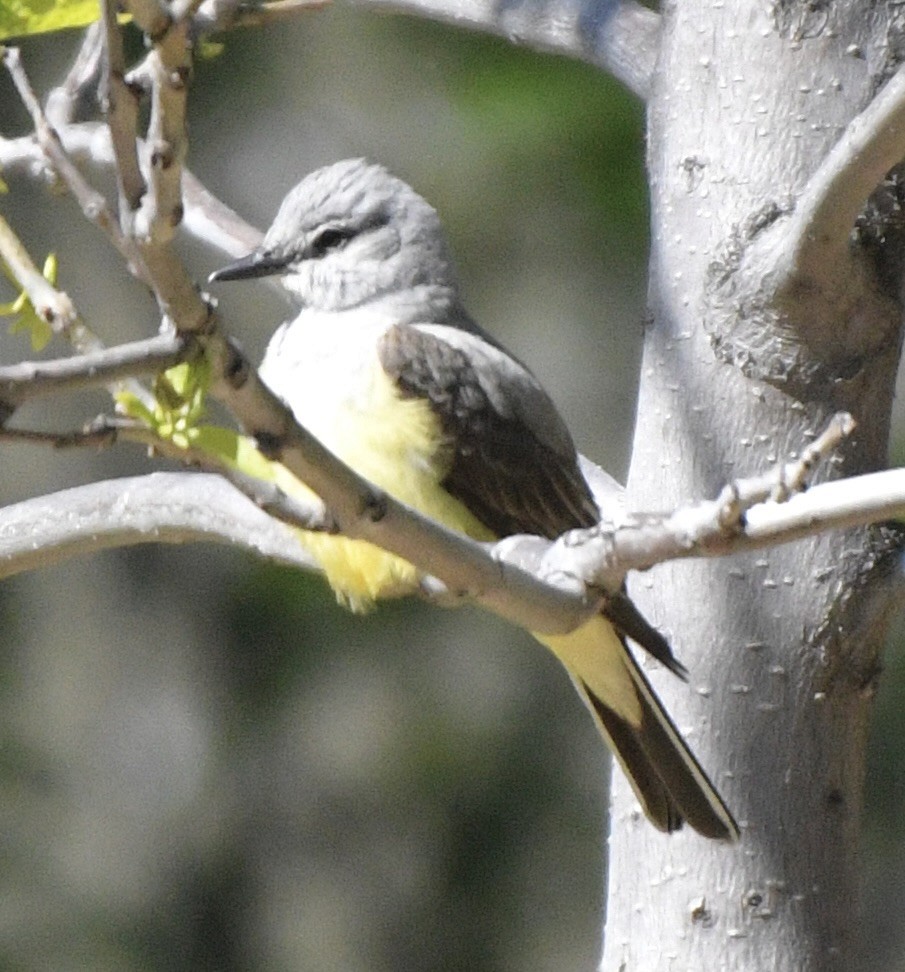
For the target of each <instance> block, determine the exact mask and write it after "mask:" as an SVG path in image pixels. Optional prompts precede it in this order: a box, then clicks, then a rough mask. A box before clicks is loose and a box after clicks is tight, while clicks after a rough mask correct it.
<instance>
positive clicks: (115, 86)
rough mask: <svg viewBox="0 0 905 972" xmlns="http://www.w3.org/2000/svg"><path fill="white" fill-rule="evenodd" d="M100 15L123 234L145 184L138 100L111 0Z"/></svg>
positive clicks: (105, 0)
mask: <svg viewBox="0 0 905 972" xmlns="http://www.w3.org/2000/svg"><path fill="white" fill-rule="evenodd" d="M101 16H102V18H103V24H104V44H105V47H106V51H107V72H106V77H105V79H104V80H105V85H104V92H103V102H104V105H103V107H104V115H105V116H106V119H107V125H108V127H109V130H110V144H111V146H112V148H113V155H114V158H115V160H116V164H115V166H114V168H115V170H116V183H117V188H118V189H119V207H120V212H119V224H120V226H121V228H122V230H123V232H124V233H126V234H128V233H130V232H131V229H132V215H133V213H134V211H135V210H136V209H138V207H139V206H140V205H141V200H142V197H143V196H144V194H145V190H146V188H147V185H146V183H145V179H144V176H143V175H142V173H141V167H140V165H139V164H138V142H137V139H136V136H137V133H138V98H137V97H136V95H135V92H134V91H133V90H132V88H131V87H130V86H129V85H128V84H126V60H125V54H124V53H123V39H122V34H121V33H120V29H119V24H118V23H117V22H116V4H115V3H114V0H103V2H102V3H101Z"/></svg>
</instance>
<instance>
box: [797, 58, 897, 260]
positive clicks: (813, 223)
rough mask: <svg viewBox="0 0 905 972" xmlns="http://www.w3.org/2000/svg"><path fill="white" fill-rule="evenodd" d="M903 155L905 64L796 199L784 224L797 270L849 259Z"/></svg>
mask: <svg viewBox="0 0 905 972" xmlns="http://www.w3.org/2000/svg"><path fill="white" fill-rule="evenodd" d="M903 157H905V66H903V67H900V68H899V70H898V71H897V72H896V73H895V74H894V75H893V76H892V77H891V78H890V79H889V81H887V82H886V85H885V86H884V87H883V88H882V89H881V90H880V91H879V92H878V94H877V95H876V97H875V98H874V99H873V101H871V103H870V104H869V105H868V106H867V107H866V108H865V109H864V111H862V112H861V114H860V115H857V116H856V117H855V118H853V119H852V120H851V122H849V125H848V127H847V128H846V130H845V132H843V134H842V137H841V138H840V139H839V141H838V142H836V144H835V145H834V146H833V148H832V149H831V150H830V151H829V152H828V153H827V155H826V157H825V158H824V159H823V161H822V162H821V164H820V166H819V167H818V169H817V170H816V172H814V174H813V175H812V176H811V178H810V180H809V181H808V184H807V186H806V188H805V190H804V192H803V193H802V194H801V196H800V198H799V199H798V201H797V203H796V206H795V211H794V213H792V215H791V217H790V219H789V221H788V222H787V223H786V224H785V226H784V241H783V250H784V252H785V254H786V255H787V256H786V259H787V260H788V265H789V267H790V268H791V272H792V273H793V274H795V275H796V276H802V275H809V276H814V275H815V274H816V275H817V276H820V274H821V273H826V272H838V267H841V266H845V265H846V264H848V263H849V262H850V259H849V257H848V246H849V240H850V238H851V233H852V228H853V227H854V225H855V220H856V219H857V217H858V214H859V213H860V212H861V211H862V210H863V209H864V206H865V204H866V202H867V199H868V197H869V196H870V195H871V193H872V192H873V191H874V190H875V189H876V188H877V186H879V185H880V182H881V181H882V179H883V177H884V176H885V175H886V174H887V173H888V172H889V170H890V169H892V168H893V166H895V165H897V164H898V163H899V162H901V161H902V159H903ZM830 268H836V269H835V271H834V270H831V269H830Z"/></svg>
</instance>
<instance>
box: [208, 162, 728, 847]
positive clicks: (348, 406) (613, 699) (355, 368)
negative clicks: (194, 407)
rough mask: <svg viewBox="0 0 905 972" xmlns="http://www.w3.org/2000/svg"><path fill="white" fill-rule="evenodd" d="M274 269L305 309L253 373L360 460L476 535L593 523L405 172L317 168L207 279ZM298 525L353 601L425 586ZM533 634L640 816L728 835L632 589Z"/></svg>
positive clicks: (534, 392) (563, 442) (340, 451)
mask: <svg viewBox="0 0 905 972" xmlns="http://www.w3.org/2000/svg"><path fill="white" fill-rule="evenodd" d="M272 274H279V275H281V277H282V282H283V285H284V286H285V287H286V289H287V290H289V291H290V292H291V293H292V294H294V295H295V296H296V297H298V299H299V300H300V302H301V306H302V309H301V311H300V312H299V314H298V316H297V317H295V318H294V319H293V320H290V321H287V322H286V323H284V324H283V325H282V326H281V327H280V328H279V330H277V332H276V333H275V335H274V336H273V338H272V340H271V341H270V344H269V346H268V348H267V352H266V354H265V357H264V361H263V364H262V365H261V369H260V373H261V377H262V378H263V379H264V381H265V382H266V383H267V384H268V385H269V386H270V388H271V389H272V390H273V391H274V392H275V393H276V394H277V395H279V396H280V397H282V398H283V399H284V400H285V402H286V403H287V404H288V405H289V407H290V408H291V409H292V411H293V413H294V414H295V416H296V418H297V419H298V421H299V422H300V423H301V424H302V425H304V426H305V427H306V428H307V429H308V430H309V431H310V432H312V433H313V434H314V435H315V436H316V437H317V438H318V439H320V441H321V442H322V443H323V444H324V445H325V446H327V448H329V449H330V450H331V451H332V452H333V453H335V455H337V456H338V457H339V458H340V459H342V460H343V461H344V462H345V463H347V464H348V465H349V466H351V467H352V468H353V469H354V470H355V471H356V472H358V473H359V474H360V475H362V476H364V477H365V478H366V479H368V480H369V481H371V482H372V483H374V484H375V485H376V486H379V487H380V488H382V489H384V490H386V491H387V492H388V493H390V494H391V495H393V496H395V497H396V498H397V499H399V500H401V501H402V502H403V503H406V504H408V505H409V506H412V507H414V508H416V509H418V510H420V511H421V512H423V513H425V514H427V515H428V516H430V517H432V518H433V519H435V520H437V521H439V522H441V523H443V524H445V525H446V526H448V527H451V528H453V529H456V530H459V531H461V532H463V533H466V534H468V535H469V536H471V537H474V538H476V539H478V540H484V541H486V540H492V539H496V538H500V537H505V536H510V535H512V534H517V533H523V534H524V533H528V534H537V535H540V536H543V537H547V538H551V539H552V538H555V537H558V536H560V535H561V534H563V533H565V532H566V531H568V530H571V529H574V528H576V527H590V526H593V525H594V524H596V523H597V522H598V521H599V519H600V513H599V511H598V509H597V506H596V505H595V502H594V499H593V497H592V495H591V492H590V489H589V488H588V486H587V484H586V482H585V480H584V478H583V477H582V475H581V473H580V471H579V466H578V458H577V454H576V451H575V446H574V445H573V443H572V439H571V436H570V435H569V432H568V430H567V429H566V427H565V424H564V423H563V421H562V419H561V418H560V416H559V414H558V412H557V411H556V408H555V407H554V405H553V403H552V402H551V401H550V399H549V397H548V396H547V394H546V392H545V391H544V390H543V388H541V386H540V384H539V383H538V381H537V379H536V378H535V377H534V376H533V375H532V374H531V372H530V371H529V370H528V369H527V368H526V367H525V366H524V365H523V364H522V363H521V362H520V361H518V360H517V359H516V358H514V357H513V356H512V355H511V354H509V353H508V352H507V351H505V350H504V349H503V348H502V347H501V346H500V344H499V343H498V342H497V341H495V340H494V339H493V338H492V337H490V336H489V335H488V334H487V333H485V332H484V331H483V330H482V329H481V328H480V327H478V325H477V324H475V322H474V321H472V319H471V318H470V317H469V316H468V314H467V313H466V311H465V309H464V308H463V306H462V303H461V300H460V297H459V286H458V281H457V278H456V274H455V271H454V269H453V263H452V260H451V258H450V254H449V250H448V247H447V243H446V238H445V236H444V233H443V230H442V227H441V225H440V220H439V217H438V216H437V213H436V212H435V211H434V209H433V208H432V207H431V206H429V205H428V203H427V202H425V200H424V199H422V198H421V197H420V196H419V195H418V194H417V193H415V191H414V190H413V189H411V188H410V187H409V186H408V185H406V184H405V183H404V182H402V181H400V180H399V179H397V178H395V177H394V176H392V175H390V173H389V172H387V171H386V170H385V169H383V168H382V167H380V166H377V165H373V164H371V163H369V162H367V161H364V160H361V159H353V160H347V161H344V162H337V163H335V164H334V165H330V166H327V167H325V168H322V169H319V170H317V171H316V172H313V173H311V174H310V175H308V176H307V177H306V178H305V179H303V180H302V182H300V183H299V184H298V185H297V186H296V187H295V188H294V189H292V190H291V192H290V193H289V194H288V195H287V196H286V198H285V199H284V201H283V203H282V205H281V206H280V210H279V212H278V213H277V216H276V219H275V220H274V222H273V225H272V226H271V227H270V229H269V230H268V232H267V234H266V236H265V238H264V240H263V242H262V244H261V246H260V247H259V248H258V249H256V250H255V251H254V252H253V253H251V254H249V255H248V256H247V257H245V258H243V259H240V260H238V261H236V262H234V263H232V264H230V265H229V266H227V267H224V268H223V269H221V270H218V271H217V272H216V273H214V274H212V275H211V278H210V279H211V281H217V280H242V279H247V278H254V277H263V276H268V275H272ZM287 477H288V473H287ZM288 479H291V477H288ZM288 479H287V482H285V483H284V484H283V485H284V487H286V488H287V489H288V490H290V491H293V492H295V493H296V494H298V493H299V491H300V484H299V483H298V482H297V481H296V480H294V479H292V480H291V482H290V481H288ZM323 499H324V500H325V502H326V504H327V506H328V507H329V497H323ZM301 537H302V542H303V543H304V545H305V546H306V547H307V548H308V549H309V551H310V552H311V553H312V555H313V556H314V557H315V559H316V560H317V561H318V562H319V563H320V565H321V567H322V568H323V570H324V572H325V574H326V577H327V579H328V581H329V582H330V584H331V585H332V586H333V588H334V590H335V591H336V592H337V595H338V597H339V598H340V600H342V601H343V602H345V603H346V604H347V605H348V606H350V607H352V608H353V609H363V608H366V607H367V606H369V605H370V604H372V603H373V602H374V601H375V600H376V599H378V598H380V597H382V596H390V595H397V594H399V593H404V592H407V591H414V590H416V589H417V587H418V582H419V575H418V572H417V571H416V569H415V568H414V567H413V566H412V565H410V564H408V563H406V562H405V561H403V560H401V559H400V558H398V557H396V556H393V555H391V554H388V553H386V552H384V551H383V550H380V549H378V548H377V547H374V546H372V545H370V544H368V543H365V542H363V541H355V540H348V539H345V538H342V537H336V536H333V535H329V534H325V533H313V532H308V533H302V534H301ZM536 637H537V638H538V640H539V641H541V642H542V643H543V644H545V645H547V646H548V647H549V648H550V649H551V650H552V651H553V652H554V654H555V655H556V656H557V657H558V658H559V660H560V661H561V662H562V663H563V665H565V667H566V670H567V671H568V672H569V674H570V675H571V677H572V680H573V682H574V683H575V686H576V688H577V689H578V692H579V694H580V695H581V697H582V698H583V699H584V701H585V703H586V704H587V706H588V709H589V710H590V712H591V714H592V716H593V717H594V720H595V722H596V724H597V726H598V728H599V730H600V732H601V733H602V734H603V737H604V739H605V740H606V741H607V743H608V744H609V746H610V748H611V749H612V750H613V752H614V753H615V755H616V758H617V759H618V760H619V762H620V764H621V765H622V768H623V770H624V771H625V773H626V775H627V776H628V778H629V780H630V781H631V783H632V786H633V788H634V791H635V793H636V794H637V797H638V800H639V801H640V803H641V806H642V807H643V808H644V812H645V813H646V814H647V816H648V817H649V818H650V820H651V821H652V822H653V823H654V824H655V825H656V826H657V827H658V828H659V829H661V830H664V831H673V830H676V829H677V828H678V827H680V826H681V824H682V821H683V820H687V821H688V823H689V824H690V825H691V826H692V827H693V828H694V829H695V830H697V831H699V832H700V833H701V834H703V835H705V836H707V837H713V838H718V839H723V840H732V839H735V838H736V837H737V836H738V827H737V825H736V823H735V821H734V820H733V818H732V814H731V813H730V812H729V810H728V808H727V807H726V804H725V803H724V802H723V800H722V799H721V797H720V796H719V794H718V793H717V791H716V789H715V788H714V786H713V784H712V783H711V782H710V780H709V779H708V778H707V775H706V773H705V772H704V770H703V769H702V768H701V766H700V764H699V763H698V761H697V760H696V759H695V757H694V755H693V754H692V753H691V751H690V750H689V748H688V746H687V745H686V744H685V742H684V741H683V740H682V738H681V736H680V734H679V732H678V730H677V729H676V727H675V726H674V725H673V723H672V721H671V720H670V718H669V716H668V715H667V714H666V712H665V711H664V710H663V707H662V705H661V704H660V702H659V700H658V698H657V696H656V695H655V694H654V691H653V689H652V688H651V686H650V683H649V682H648V680H647V678H646V677H645V676H644V674H643V672H642V671H641V669H640V668H639V666H638V664H637V662H636V661H635V660H634V658H633V657H632V655H631V653H630V652H629V650H628V648H627V647H626V644H625V639H626V637H629V638H631V639H632V640H633V641H635V642H637V643H638V644H639V645H640V646H641V647H643V648H645V649H646V650H647V651H649V652H650V653H651V654H652V655H653V656H655V657H656V658H658V659H659V660H660V661H661V662H663V663H664V664H665V665H666V666H667V667H668V668H670V669H671V670H672V671H673V672H675V673H676V674H679V675H684V669H683V668H682V666H681V665H680V664H679V663H678V661H677V660H676V659H675V657H674V656H673V654H672V651H671V649H670V647H669V645H668V644H667V643H666V641H665V639H664V638H663V637H662V636H661V635H660V634H659V633H658V632H657V631H655V630H654V629H653V628H652V627H651V626H650V625H649V624H648V622H647V621H645V619H644V618H643V617H642V616H641V614H640V613H639V612H638V610H637V609H636V608H635V606H634V605H633V604H632V602H631V601H630V600H629V598H628V596H627V595H626V594H625V592H624V591H616V592H613V593H612V595H611V596H609V597H608V598H607V599H606V601H605V603H604V607H603V608H602V611H601V613H600V614H599V615H597V616H596V617H594V618H592V619H591V620H590V621H588V622H587V623H586V624H584V625H583V626H582V627H580V628H579V629H578V630H577V631H574V632H572V633H571V634H568V635H563V636H555V637H553V636H536Z"/></svg>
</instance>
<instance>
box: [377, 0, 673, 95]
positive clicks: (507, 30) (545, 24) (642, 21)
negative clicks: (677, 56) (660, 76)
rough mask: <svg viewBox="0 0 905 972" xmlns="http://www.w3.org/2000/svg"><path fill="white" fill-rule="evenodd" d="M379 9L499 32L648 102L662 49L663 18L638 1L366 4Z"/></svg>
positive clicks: (380, 0) (385, 0)
mask: <svg viewBox="0 0 905 972" xmlns="http://www.w3.org/2000/svg"><path fill="white" fill-rule="evenodd" d="M362 2H363V4H365V5H366V6H369V7H376V8H378V9H384V10H391V11H398V12H400V13H410V14H416V15H417V16H420V17H428V18H430V19H432V20H439V21H443V22H446V23H449V24H453V25H455V26H456V27H467V28H469V29H471V30H478V31H482V32H484V33H488V34H496V35H498V36H500V37H505V38H506V39H507V40H510V41H513V42H515V43H518V44H524V45H525V46H527V47H531V48H533V49H535V50H538V51H549V52H550V53H553V54H565V55H566V56H568V57H573V58H576V59H578V60H581V61H587V62H588V63H589V64H593V65H594V66H595V67H599V68H604V69H606V70H608V71H610V72H612V74H613V75H614V76H615V77H616V78H618V79H619V80H620V81H621V82H622V83H623V84H625V85H626V87H628V88H629V89H630V90H631V91H633V92H634V93H635V94H636V95H638V97H639V98H645V99H646V98H647V95H648V92H649V91H650V85H651V77H652V75H653V70H654V63H655V61H656V58H657V49H658V45H659V33H660V18H659V15H658V14H656V13H654V12H653V11H652V10H648V9H647V8H646V7H643V6H641V4H640V3H636V2H634V0H603V2H601V3H597V4H594V5H593V7H592V9H593V14H591V15H589V14H588V9H589V8H588V7H586V6H584V5H582V4H581V3H577V2H574V0H540V2H531V0H518V2H516V3H499V2H498V0H362Z"/></svg>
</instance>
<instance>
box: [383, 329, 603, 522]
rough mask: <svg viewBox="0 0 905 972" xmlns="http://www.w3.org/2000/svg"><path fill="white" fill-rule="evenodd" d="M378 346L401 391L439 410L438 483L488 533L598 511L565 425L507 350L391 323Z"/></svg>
mask: <svg viewBox="0 0 905 972" xmlns="http://www.w3.org/2000/svg"><path fill="white" fill-rule="evenodd" d="M378 353H379V355H380V361H381V364H382V365H383V368H384V370H385V371H386V372H387V374H389V375H390V376H391V377H392V378H393V379H394V381H395V382H396V384H397V385H398V387H399V388H400V390H401V391H402V393H403V394H404V395H409V396H412V397H415V398H425V399H427V400H428V401H429V402H430V404H431V406H432V408H433V410H434V412H435V413H436V414H437V416H438V417H439V419H440V422H441V424H442V426H443V430H444V432H445V433H446V435H447V440H448V444H449V448H450V462H449V471H448V473H447V475H446V478H445V479H444V481H443V487H444V488H445V489H446V490H448V491H449V492H450V493H451V494H452V495H453V496H455V497H456V499H458V500H460V501H461V502H462V503H463V504H464V505H465V506H467V507H468V509H469V510H471V512H472V513H474V515H475V516H476V517H477V518H478V519H479V520H480V521H481V522H482V523H483V524H484V525H485V526H487V527H488V528H489V529H490V530H492V531H493V532H494V533H495V534H497V535H498V536H501V537H505V536H510V535H511V534H514V533H531V534H537V535H539V536H543V537H548V538H550V539H554V538H556V537H558V536H560V534H562V533H565V532H566V531H567V530H571V529H574V528H576V527H589V526H593V525H594V524H595V523H596V522H597V521H598V520H599V518H600V514H599V512H598V510H597V506H596V504H595V503H594V499H593V497H592V495H591V492H590V490H589V489H588V486H587V483H585V480H584V477H583V476H582V475H581V472H580V471H579V468H578V459H577V456H576V454H575V447H574V445H573V444H572V439H571V437H570V436H569V433H568V430H567V429H566V427H565V424H564V423H563V421H562V419H561V418H560V417H559V414H558V413H557V411H556V409H555V407H554V406H553V403H552V402H551V401H550V399H549V398H548V396H547V394H546V393H545V392H544V390H543V389H542V388H541V386H540V384H539V383H538V381H537V379H536V378H535V377H534V376H533V375H532V374H531V373H530V372H529V371H528V370H527V369H526V368H525V367H524V366H522V365H521V364H520V363H519V362H517V361H516V360H515V359H514V358H512V357H510V356H509V355H507V354H506V353H505V352H504V351H502V350H501V349H500V348H498V347H496V346H494V345H493V344H491V343H489V342H487V341H485V340H484V339H483V337H482V336H480V335H479V334H476V333H470V332H467V331H463V330H460V329H458V328H453V327H449V326H446V325H397V326H396V327H392V328H390V329H389V330H388V331H387V332H386V333H385V334H384V336H383V337H382V338H381V341H380V345H379V352H378Z"/></svg>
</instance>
